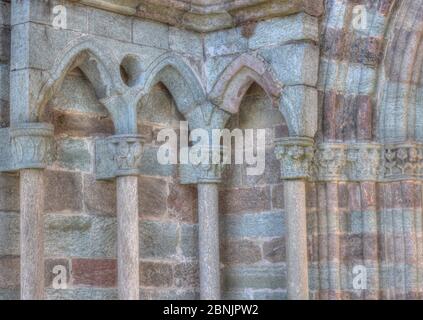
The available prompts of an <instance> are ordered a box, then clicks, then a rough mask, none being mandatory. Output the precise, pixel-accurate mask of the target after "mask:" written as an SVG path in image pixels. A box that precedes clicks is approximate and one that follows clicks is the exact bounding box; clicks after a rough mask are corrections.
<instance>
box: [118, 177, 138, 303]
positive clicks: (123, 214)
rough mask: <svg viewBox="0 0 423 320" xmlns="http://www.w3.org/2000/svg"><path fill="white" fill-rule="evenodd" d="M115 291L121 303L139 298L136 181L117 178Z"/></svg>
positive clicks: (134, 179) (136, 179) (131, 178)
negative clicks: (116, 290)
mask: <svg viewBox="0 0 423 320" xmlns="http://www.w3.org/2000/svg"><path fill="white" fill-rule="evenodd" d="M116 183H117V225H118V251H117V255H118V291H119V299H121V300H138V299H139V235H138V232H139V230H138V229H139V228H138V178H137V177H136V176H124V177H117V178H116Z"/></svg>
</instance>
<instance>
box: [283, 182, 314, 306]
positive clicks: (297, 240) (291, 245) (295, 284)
mask: <svg viewBox="0 0 423 320" xmlns="http://www.w3.org/2000/svg"><path fill="white" fill-rule="evenodd" d="M305 195H306V188H305V181H302V180H285V181H284V196H285V210H286V214H287V219H286V221H287V238H286V243H287V264H288V298H289V299H290V300H308V298H309V294H308V258H307V221H306V199H305Z"/></svg>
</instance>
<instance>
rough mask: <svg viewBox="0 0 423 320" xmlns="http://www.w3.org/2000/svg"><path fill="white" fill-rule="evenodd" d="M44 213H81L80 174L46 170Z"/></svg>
mask: <svg viewBox="0 0 423 320" xmlns="http://www.w3.org/2000/svg"><path fill="white" fill-rule="evenodd" d="M45 185H46V190H45V192H46V193H45V200H44V201H45V211H46V212H80V211H82V177H81V174H80V173H73V172H66V171H52V170H46V173H45Z"/></svg>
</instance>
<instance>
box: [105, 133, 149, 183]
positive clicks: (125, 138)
mask: <svg viewBox="0 0 423 320" xmlns="http://www.w3.org/2000/svg"><path fill="white" fill-rule="evenodd" d="M106 142H107V147H108V149H109V151H110V154H111V157H112V160H113V162H114V165H115V176H131V175H138V174H139V169H140V165H141V157H142V154H143V148H144V139H143V137H142V136H141V135H116V136H111V137H108V138H107V139H106Z"/></svg>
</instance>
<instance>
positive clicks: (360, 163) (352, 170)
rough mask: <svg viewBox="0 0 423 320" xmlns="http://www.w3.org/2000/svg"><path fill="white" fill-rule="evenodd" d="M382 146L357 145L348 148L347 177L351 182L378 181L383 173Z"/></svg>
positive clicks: (371, 144)
mask: <svg viewBox="0 0 423 320" xmlns="http://www.w3.org/2000/svg"><path fill="white" fill-rule="evenodd" d="M381 150H382V146H381V145H379V144H376V143H355V144H351V145H348V148H347V167H346V175H347V177H348V180H350V181H377V180H378V179H379V177H380V173H381V166H380V164H381Z"/></svg>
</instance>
